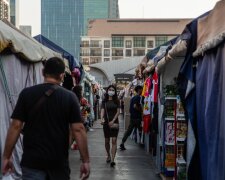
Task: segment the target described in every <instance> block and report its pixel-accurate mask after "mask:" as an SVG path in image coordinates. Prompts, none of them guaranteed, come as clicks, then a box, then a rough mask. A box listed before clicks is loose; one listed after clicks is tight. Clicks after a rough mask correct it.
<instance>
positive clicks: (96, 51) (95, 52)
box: [91, 49, 102, 56]
mask: <svg viewBox="0 0 225 180" xmlns="http://www.w3.org/2000/svg"><path fill="white" fill-rule="evenodd" d="M91 56H102V50H101V49H91Z"/></svg>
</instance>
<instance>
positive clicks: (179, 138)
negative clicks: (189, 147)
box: [177, 137, 185, 142]
mask: <svg viewBox="0 0 225 180" xmlns="http://www.w3.org/2000/svg"><path fill="white" fill-rule="evenodd" d="M177 141H180V142H184V141H185V138H181V137H177Z"/></svg>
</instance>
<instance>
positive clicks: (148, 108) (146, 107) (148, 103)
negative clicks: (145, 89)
mask: <svg viewBox="0 0 225 180" xmlns="http://www.w3.org/2000/svg"><path fill="white" fill-rule="evenodd" d="M150 114H151V96H149V97H145V98H144V105H143V115H150Z"/></svg>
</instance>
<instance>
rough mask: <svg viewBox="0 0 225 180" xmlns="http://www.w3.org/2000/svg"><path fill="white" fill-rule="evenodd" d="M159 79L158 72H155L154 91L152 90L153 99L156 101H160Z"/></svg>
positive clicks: (153, 77)
mask: <svg viewBox="0 0 225 180" xmlns="http://www.w3.org/2000/svg"><path fill="white" fill-rule="evenodd" d="M158 82H159V80H158V74H157V73H156V72H155V73H154V74H153V76H152V92H151V101H152V102H154V103H157V102H158V94H159V83H158Z"/></svg>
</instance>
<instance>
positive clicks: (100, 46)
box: [90, 44, 102, 48]
mask: <svg viewBox="0 0 225 180" xmlns="http://www.w3.org/2000/svg"><path fill="white" fill-rule="evenodd" d="M90 48H102V45H101V44H90Z"/></svg>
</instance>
